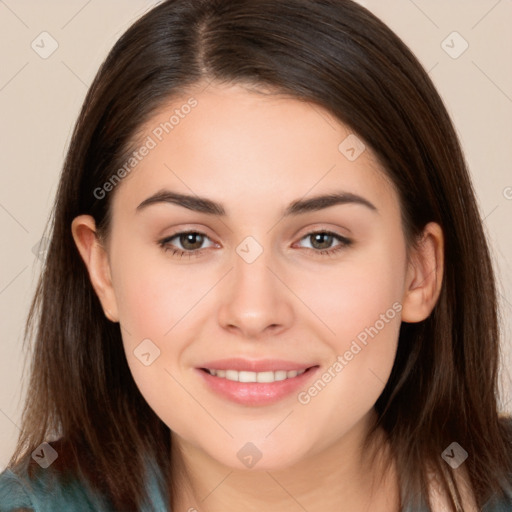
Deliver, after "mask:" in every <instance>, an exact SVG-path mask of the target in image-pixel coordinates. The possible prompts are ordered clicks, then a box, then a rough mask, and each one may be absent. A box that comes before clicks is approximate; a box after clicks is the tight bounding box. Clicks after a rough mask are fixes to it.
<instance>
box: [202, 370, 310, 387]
mask: <svg viewBox="0 0 512 512" xmlns="http://www.w3.org/2000/svg"><path fill="white" fill-rule="evenodd" d="M305 371H306V370H299V371H297V370H290V371H286V370H277V371H275V372H271V371H269V372H246V371H241V372H239V371H237V370H210V369H209V368H208V372H209V373H210V375H214V376H215V377H220V378H221V379H227V380H234V381H236V382H263V383H270V382H277V381H280V380H285V379H292V378H293V377H298V376H299V375H302V374H303V373H304V372H305Z"/></svg>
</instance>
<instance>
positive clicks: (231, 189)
mask: <svg viewBox="0 0 512 512" xmlns="http://www.w3.org/2000/svg"><path fill="white" fill-rule="evenodd" d="M144 145H146V146H148V147H150V149H149V150H146V151H144V153H145V156H144V157H143V158H141V159H140V161H137V163H136V166H134V167H133V170H132V171H131V172H130V174H129V176H128V177H127V178H126V179H125V180H123V181H124V182H125V183H122V186H121V187H120V189H121V190H119V191H117V192H119V196H120V199H119V200H121V201H123V202H124V201H125V200H132V201H136V200H139V199H140V200H141V201H142V200H143V199H144V198H145V197H146V196H148V195H150V194H151V193H155V192H156V191H157V190H158V189H163V188H168V189H172V190H175V191H179V192H182V193H187V194H191V193H192V194H194V193H195V194H198V195H200V196H202V197H205V196H208V197H211V198H212V199H218V200H221V201H222V202H231V203H232V205H233V207H234V206H235V205H238V206H239V207H244V208H246V209H247V208H251V205H252V206H256V205H259V208H260V209H261V205H262V204H264V205H265V206H266V207H270V206H271V203H272V202H275V203H276V207H279V206H280V205H281V204H284V202H286V204H288V202H289V201H292V200H294V199H297V198H299V197H304V196H306V195H308V194H311V195H316V194H319V193H325V192H330V191H333V190H336V191H339V190H346V191H348V192H352V193H355V194H360V195H365V196H367V197H368V196H373V198H374V200H375V201H377V202H380V203H381V204H382V202H383V201H384V202H386V201H388V202H390V206H393V203H396V201H397V197H396V193H395V191H394V188H393V186H392V185H391V184H390V182H389V180H388V178H387V177H386V175H385V174H384V172H383V170H382V168H381V166H380V165H379V163H378V161H377V159H376V158H375V156H374V155H373V153H372V152H371V150H370V148H368V147H367V145H364V143H363V141H362V140H360V139H359V138H358V137H357V136H356V135H355V134H354V133H353V132H352V130H351V129H350V128H349V127H347V126H346V125H344V124H343V123H341V122H340V121H339V120H338V119H336V118H335V117H334V116H332V115H331V114H330V113H329V112H328V111H327V110H325V109H323V108H321V107H320V106H318V105H316V104H312V103H309V102H305V101H300V100H297V99H294V98H290V97H284V96H282V95H275V94H269V93H267V94H264V93H258V92H255V91H253V90H248V89H247V88H244V87H243V86H241V85H225V86H224V85H209V86H207V87H206V88H205V87H204V86H203V87H202V88H195V89H191V90H190V92H189V93H188V94H184V95H182V96H181V97H177V98H173V99H172V101H169V102H168V103H167V104H165V105H163V106H162V107H161V108H160V109H159V110H158V111H157V112H156V113H155V114H154V115H153V116H152V117H151V119H150V120H149V121H148V122H147V123H145V125H144V126H142V128H141V130H140V131H139V134H138V137H137V141H136V143H135V144H134V148H135V151H137V148H139V149H140V148H142V146H144ZM377 196H378V197H377ZM287 199H289V201H286V200H287ZM248 200H250V201H248ZM116 201H117V199H116ZM139 202H140V201H139ZM137 204H138V203H137ZM395 206H396V205H395ZM227 210H228V211H227V213H228V215H229V214H230V211H229V205H228V206H227Z"/></svg>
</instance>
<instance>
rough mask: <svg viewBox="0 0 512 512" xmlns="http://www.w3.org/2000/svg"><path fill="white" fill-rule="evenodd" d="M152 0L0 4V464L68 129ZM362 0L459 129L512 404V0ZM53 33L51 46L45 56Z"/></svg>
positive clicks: (22, 373) (21, 377) (5, 455)
mask: <svg viewBox="0 0 512 512" xmlns="http://www.w3.org/2000/svg"><path fill="white" fill-rule="evenodd" d="M156 3H157V2H155V1H148V0H146V1H143V0H122V1H121V0H117V1H114V0H107V1H101V2H100V1H95V0H92V1H91V0H89V1H87V0H71V1H66V2H64V1H58V0H46V1H45V2H39V1H36V0H5V1H1V2H0V34H1V35H0V40H1V41H2V44H1V46H0V61H1V65H0V112H1V123H0V145H1V146H0V148H1V151H0V162H1V165H0V173H1V175H0V184H1V187H0V228H1V232H2V233H3V235H2V250H1V253H0V254H1V265H0V311H1V318H0V326H1V343H0V470H2V469H3V468H4V467H5V466H6V465H7V462H8V460H9V457H10V455H11V453H12V451H13V448H14V445H15V441H16V437H17V435H18V431H19V427H18V425H19V424H20V418H21V411H22V400H23V397H24V395H25V393H27V392H30V390H27V389H26V383H27V377H28V370H29V362H27V363H26V366H25V368H24V367H23V362H24V358H25V357H26V355H25V353H24V352H23V347H22V343H23V337H22V334H23V327H24V322H25V317H26V314H27V311H28V306H29V303H30V300H31V297H32V294H33V292H34V288H35V284H36V278H37V274H38V272H39V270H40V260H39V258H38V257H37V254H38V244H39V242H40V239H41V236H42V233H43V229H44V226H45V222H46V220H47V217H48V215H49V212H50V208H51V205H52V201H53V198H54V194H55V192H56V187H57V183H58V178H59V173H60V169H61V166H62V163H63V158H64V154H65V151H66V149H67V146H68V144H69V139H70V134H71V130H72V127H73V125H74V122H75V119H76V117H77V114H78V111H79V108H80V106H81V103H82V101H83V99H84V97H85V94H86V91H87V87H88V85H89V84H90V83H91V81H92V79H93V77H94V75H95V73H96V71H97V69H98V67H99V65H100V63H101V62H102V60H103V59H104V57H105V56H106V54H107V52H108V51H109V49H110V48H111V47H112V45H113V44H114V43H115V41H116V40H117V39H118V38H119V36H120V35H121V34H122V32H123V31H124V30H125V29H126V28H127V27H128V26H129V25H130V24H131V23H132V22H133V21H134V20H135V19H136V18H138V17H139V16H140V15H141V14H142V13H143V12H145V11H146V10H148V9H149V8H150V7H151V6H152V5H155V4H156ZM360 3H362V4H363V5H365V6H366V7H367V8H369V9H370V10H371V11H373V12H374V13H375V14H376V15H377V16H379V17H380V18H381V19H382V20H383V21H384V22H386V23H387V24H388V25H389V26H390V27H391V28H392V29H393V30H394V31H395V32H396V33H397V34H398V35H399V36H400V37H401V38H402V39H403V40H404V41H405V43H406V44H407V45H408V46H409V47H410V48H411V49H412V50H413V52H414V53H415V54H416V55H417V56H418V58H419V60H420V61H421V62H422V64H423V65H424V67H425V68H426V69H427V70H428V71H429V73H430V76H431V78H432V80H433V81H434V83H435V85H436V86H437V88H438V90H439V92H440V94H441V96H442V97H443V99H444V101H445V103H446V105H447V108H448V110H449V112H450V115H451V116H452V119H453V121H454V123H455V126H456V129H457V132H458V133H459V135H460V138H461V141H462V144H463V149H464V151H465V154H466V158H467V161H468V163H469V167H470V171H471V173H472V177H473V180H474V186H475V190H476V193H477V196H478V200H479V205H480V208H481V215H482V218H483V219H485V221H484V222H485V227H486V229H487V232H488V236H489V240H490V243H491V248H492V251H493V257H494V260H495V264H496V269H497V273H498V278H499V283H498V284H499V290H500V298H501V313H502V328H503V348H504V354H503V364H502V397H501V404H502V409H503V410H506V411H512V401H511V399H512V388H511V384H510V382H511V381H510V376H509V372H508V369H509V368H510V364H511V361H512V349H511V344H512V343H511V333H512V265H511V262H512V237H511V232H512V230H511V228H510V226H511V217H512V171H511V162H512V30H511V29H510V27H511V26H512V1H510V0H499V1H498V0H451V1H450V2H446V1H443V0H414V1H413V0H390V1H385V0H366V1H361V2H360ZM454 31H456V32H458V34H459V35H453V34H452V33H453V32H454ZM42 32H47V33H48V34H50V36H48V35H46V34H43V35H40V34H41V33H42ZM52 39H53V40H52ZM54 41H56V43H57V44H58V48H57V49H56V50H55V51H54V53H52V54H51V55H50V56H47V55H45V52H46V53H49V52H50V50H51V49H52V45H55V44H56V43H55V42H54ZM443 41H445V42H444V43H443ZM466 43H467V44H468V45H469V46H468V48H467V49H466V50H465V51H464V52H463V53H461V51H462V50H463V49H464V48H465V46H466ZM459 53H461V54H460V55H458V54H459ZM450 54H451V55H450ZM41 55H43V56H45V57H47V58H42V56H41ZM454 57H457V58H454ZM43 248H44V247H43ZM22 384H23V385H24V387H23V386H22Z"/></svg>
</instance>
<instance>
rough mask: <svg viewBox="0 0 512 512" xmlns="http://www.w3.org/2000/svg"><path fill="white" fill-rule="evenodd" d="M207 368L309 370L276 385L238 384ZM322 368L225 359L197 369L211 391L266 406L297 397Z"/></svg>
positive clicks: (247, 402) (245, 402)
mask: <svg viewBox="0 0 512 512" xmlns="http://www.w3.org/2000/svg"><path fill="white" fill-rule="evenodd" d="M205 368H210V369H214V370H237V371H253V372H264V371H277V370H286V371H292V370H306V371H305V372H304V373H302V374H301V375H298V376H297V377H292V378H290V379H285V380H280V381H276V382H268V383H267V382H266V383H263V382H236V381H232V380H228V379H223V378H220V377H215V376H213V375H210V374H209V373H208V372H207V371H205ZM318 368H319V366H318V365H311V364H307V363H306V364H303V363H294V362H291V361H280V360H261V361H248V360H245V359H222V360H219V361H211V362H208V363H205V365H204V366H201V367H200V368H196V369H195V371H196V372H197V373H198V376H199V378H201V379H203V380H204V382H205V383H206V385H207V387H208V389H210V390H211V391H213V392H214V393H216V394H217V395H219V396H221V397H222V398H225V399H227V400H229V401H231V402H234V403H236V404H240V405H247V406H264V405H271V404H274V403H276V402H279V401H281V400H283V399H285V398H286V397H289V396H290V395H295V394H296V393H297V392H299V390H300V389H303V388H305V386H306V383H307V381H309V380H310V379H311V378H312V377H313V375H314V374H316V372H317V370H318Z"/></svg>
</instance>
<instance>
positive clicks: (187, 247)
mask: <svg viewBox="0 0 512 512" xmlns="http://www.w3.org/2000/svg"><path fill="white" fill-rule="evenodd" d="M174 239H177V241H178V243H179V244H180V245H181V246H182V249H180V248H176V247H174V244H173V243H171V242H172V240H174ZM206 239H208V240H209V238H208V236H207V235H205V234H204V233H201V232H199V231H182V232H180V233H176V234H174V235H172V236H168V237H166V238H164V239H163V240H160V241H159V242H158V244H159V245H160V247H162V249H163V250H164V251H172V255H173V256H179V257H180V258H181V257H183V256H187V257H189V258H190V257H192V256H199V255H200V254H202V252H203V250H204V248H200V246H201V245H202V244H203V243H204V241H205V240H206Z"/></svg>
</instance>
